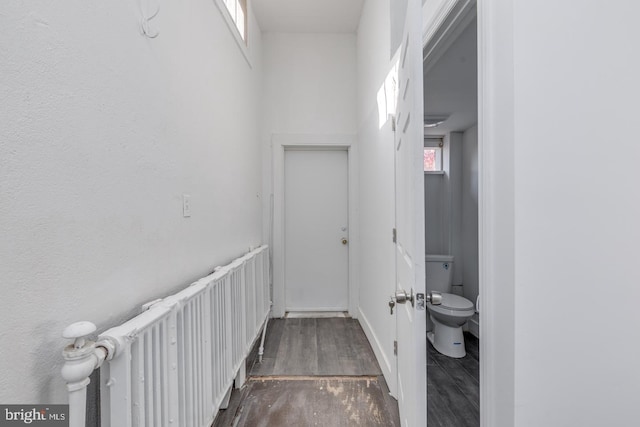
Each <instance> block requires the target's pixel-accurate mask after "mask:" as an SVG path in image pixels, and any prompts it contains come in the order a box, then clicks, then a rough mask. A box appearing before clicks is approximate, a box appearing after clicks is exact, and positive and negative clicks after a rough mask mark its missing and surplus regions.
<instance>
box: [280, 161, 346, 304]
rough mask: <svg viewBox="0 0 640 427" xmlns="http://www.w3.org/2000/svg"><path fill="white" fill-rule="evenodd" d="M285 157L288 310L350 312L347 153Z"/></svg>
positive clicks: (286, 296)
mask: <svg viewBox="0 0 640 427" xmlns="http://www.w3.org/2000/svg"><path fill="white" fill-rule="evenodd" d="M284 154H285V155H284V171H285V172H284V181H285V185H284V187H285V188H284V198H285V213H284V216H285V217H284V222H285V225H284V230H285V236H284V241H285V266H284V270H285V310H286V311H347V307H348V303H349V300H348V295H349V292H348V285H349V281H348V277H349V276H348V275H349V250H348V244H349V243H348V239H349V234H348V232H349V229H348V222H347V220H348V199H347V198H348V163H347V151H346V150H286V151H285V153H284Z"/></svg>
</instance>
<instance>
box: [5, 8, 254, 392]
mask: <svg viewBox="0 0 640 427" xmlns="http://www.w3.org/2000/svg"><path fill="white" fill-rule="evenodd" d="M143 4H144V5H147V4H148V3H147V2H143ZM153 4H156V2H154V1H152V2H149V6H150V8H151V10H150V12H149V13H153V12H154V11H155V8H154V7H153ZM159 4H160V11H159V13H158V15H157V17H156V18H155V19H153V20H152V21H151V22H150V27H151V28H152V29H154V30H157V31H158V32H159V35H158V37H157V38H154V39H150V38H147V37H144V36H143V35H142V34H141V32H140V22H141V19H142V18H141V14H140V3H139V2H136V1H125V0H113V1H108V2H96V1H84V0H83V1H80V0H71V1H64V2H51V1H47V0H30V1H27V2H3V4H2V11H1V12H0V52H1V54H0V56H1V57H2V60H1V61H0V76H2V79H1V80H0V99H2V104H1V105H0V123H2V125H1V126H0V187H1V188H0V235H1V236H2V238H1V239H0V277H1V278H2V284H1V285H0V286H1V287H2V298H0V313H1V314H2V316H1V317H2V322H3V325H2V327H1V328H0V373H2V374H1V375H0V402H2V403H37V402H39V403H63V402H66V401H67V396H66V389H65V386H64V384H63V382H62V379H61V378H60V367H61V365H62V356H61V351H62V348H63V346H64V345H65V343H66V340H64V339H63V338H62V337H61V333H62V330H63V329H64V328H65V327H66V326H67V325H69V324H70V323H72V322H75V321H78V320H89V321H93V322H94V323H96V324H97V325H98V328H99V329H100V330H104V329H105V328H107V327H109V326H113V325H114V324H117V323H119V322H120V321H122V320H123V319H124V318H125V317H127V316H129V315H132V314H134V313H136V312H138V311H139V308H140V305H141V304H142V303H145V302H147V301H149V300H152V299H155V298H157V297H159V296H162V295H167V294H169V293H172V292H173V291H174V290H176V289H177V288H179V287H183V286H186V285H188V284H189V283H191V281H193V280H195V279H197V278H199V277H202V276H203V275H205V274H208V273H210V272H211V271H212V270H213V268H214V267H215V266H217V265H222V264H224V263H226V262H228V261H230V260H232V259H233V258H234V257H236V256H239V255H241V254H242V253H244V252H246V251H247V250H248V249H249V247H250V246H253V245H259V244H260V243H261V242H262V238H261V178H262V177H261V175H260V173H261V172H260V171H261V145H260V143H259V134H258V126H257V123H258V121H259V106H260V103H259V99H260V90H261V87H260V86H261V79H260V76H261V61H260V59H261V54H260V40H261V36H260V30H259V28H258V26H257V23H256V22H255V19H254V18H253V16H252V15H250V16H249V40H250V45H249V56H250V60H251V65H249V63H248V62H247V60H246V59H245V57H244V56H243V54H242V52H241V51H240V49H239V47H238V45H237V44H236V41H235V39H234V37H233V34H232V32H231V31H230V29H229V27H228V26H227V25H226V23H225V21H224V20H223V15H222V14H221V12H220V10H219V9H218V8H217V7H216V3H215V2H213V1H211V0H206V1H205V0H194V1H190V2H160V3H159ZM183 194H189V195H190V196H191V216H190V217H188V218H185V217H183V200H182V198H183Z"/></svg>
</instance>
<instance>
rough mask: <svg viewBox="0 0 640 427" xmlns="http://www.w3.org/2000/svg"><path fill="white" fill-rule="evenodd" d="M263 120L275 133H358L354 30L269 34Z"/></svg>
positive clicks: (266, 129) (270, 130)
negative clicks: (349, 31) (350, 31)
mask: <svg viewBox="0 0 640 427" xmlns="http://www.w3.org/2000/svg"><path fill="white" fill-rule="evenodd" d="M263 44H264V103H265V104H264V123H265V131H266V133H267V134H268V135H271V134H295V133H298V134H355V133H356V131H357V128H356V83H355V82H356V59H355V58H356V36H355V34H349V33H344V34H332V33H328V34H323V33H265V34H264V35H263Z"/></svg>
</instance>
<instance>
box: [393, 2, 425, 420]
mask: <svg viewBox="0 0 640 427" xmlns="http://www.w3.org/2000/svg"><path fill="white" fill-rule="evenodd" d="M421 17H422V14H421V2H420V0H409V1H408V6H407V16H406V20H405V28H404V34H403V38H402V46H401V51H400V63H399V66H398V104H397V110H396V131H395V149H396V151H395V181H396V182H395V194H396V230H397V238H396V291H406V292H407V293H408V294H412V293H413V295H414V296H415V295H416V294H422V295H424V293H425V277H424V274H425V271H424V203H423V201H424V191H423V185H424V172H423V166H422V145H423V134H424V128H423V100H422V42H421V37H420V36H421V31H420V29H421V26H422V22H421V21H422V20H421ZM414 301H415V299H414ZM396 325H397V326H396V328H397V332H396V334H397V341H398V348H397V350H398V351H397V352H398V357H397V363H398V404H399V406H400V418H401V422H402V425H403V426H407V427H414V426H424V425H426V405H427V377H426V375H427V373H426V370H427V366H426V365H427V342H426V310H425V309H424V307H420V305H419V304H412V303H411V302H406V303H404V304H397V305H396Z"/></svg>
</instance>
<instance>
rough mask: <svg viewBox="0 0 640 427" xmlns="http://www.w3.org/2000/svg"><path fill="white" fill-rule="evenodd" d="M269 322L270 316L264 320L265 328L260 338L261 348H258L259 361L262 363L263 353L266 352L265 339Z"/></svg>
mask: <svg viewBox="0 0 640 427" xmlns="http://www.w3.org/2000/svg"><path fill="white" fill-rule="evenodd" d="M268 324H269V317H268V316H267V320H265V322H264V328H262V338H260V348H259V349H258V363H262V355H263V354H264V339H265V337H266V336H267V325H268Z"/></svg>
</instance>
